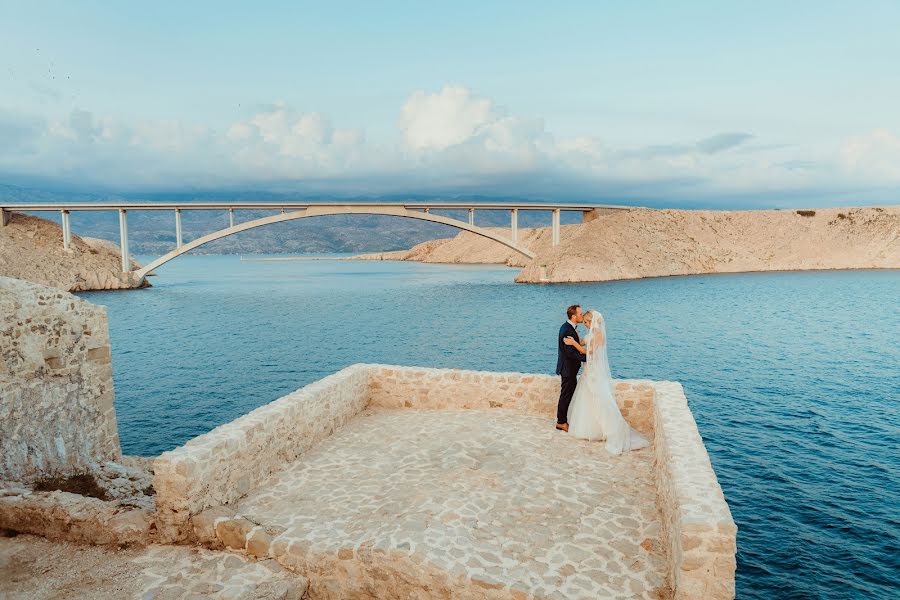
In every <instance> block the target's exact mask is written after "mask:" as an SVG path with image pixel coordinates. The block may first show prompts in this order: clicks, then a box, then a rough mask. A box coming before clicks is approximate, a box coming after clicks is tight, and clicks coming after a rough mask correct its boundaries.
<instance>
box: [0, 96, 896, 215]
mask: <svg viewBox="0 0 900 600" xmlns="http://www.w3.org/2000/svg"><path fill="white" fill-rule="evenodd" d="M596 133H602V132H596ZM0 136H3V137H4V140H3V142H4V143H3V144H0V173H5V174H13V175H24V176H28V175H32V176H41V177H52V178H57V179H59V180H61V181H66V182H72V183H77V184H83V185H85V184H86V185H90V184H106V185H112V186H125V187H129V188H132V187H140V186H156V187H165V188H169V189H177V188H178V187H180V186H185V185H189V186H203V187H211V188H215V187H228V186H231V185H244V186H246V185H252V186H254V187H256V188H257V189H265V186H266V185H267V184H271V185H273V186H276V185H277V186H281V189H283V184H284V183H285V182H293V183H294V184H295V187H296V188H297V189H306V188H303V186H307V188H309V189H311V191H317V190H315V189H312V188H313V187H314V186H319V189H327V190H328V191H331V192H347V193H402V192H432V191H440V192H443V193H447V192H449V193H453V192H456V193H473V192H474V193H501V194H518V195H542V196H547V197H552V196H557V197H568V196H569V195H571V193H574V192H577V193H578V194H579V195H580V196H581V197H585V196H595V197H608V196H610V195H619V196H620V197H621V196H622V195H623V194H625V195H628V194H632V196H633V197H641V198H646V197H647V196H648V195H650V196H652V197H658V198H660V199H670V198H676V197H682V198H683V197H715V196H717V195H723V194H725V195H728V194H732V195H734V194H744V195H746V194H753V193H770V192H778V191H779V190H782V191H799V190H815V189H822V188H823V186H825V187H834V188H841V187H842V188H845V189H872V188H874V187H877V185H880V184H882V183H884V182H897V181H900V138H898V136H897V135H896V134H894V133H891V132H888V131H875V132H872V133H870V134H867V135H863V136H860V137H858V138H854V139H851V140H847V141H846V142H841V141H838V142H837V143H835V144H834V145H833V146H832V148H831V149H829V148H824V147H816V148H811V147H804V146H803V145H802V144H796V143H793V144H790V143H785V142H789V141H790V140H780V139H777V140H771V139H766V140H758V139H757V138H755V137H754V136H753V135H751V134H750V133H745V132H741V131H739V130H737V131H731V132H728V131H726V132H719V133H715V132H710V135H707V136H698V138H699V139H697V140H693V141H691V140H688V141H681V140H676V141H669V142H668V143H660V144H657V145H653V146H634V147H626V146H613V145H610V144H609V143H608V142H605V141H604V140H603V139H602V137H599V136H598V135H591V134H588V133H587V132H586V133H585V134H584V135H579V136H574V137H559V136H554V135H553V134H551V132H549V131H547V129H546V126H545V123H544V121H543V120H542V119H539V118H528V117H523V116H518V115H514V114H510V113H509V111H507V110H506V109H504V108H502V107H499V106H497V105H496V104H495V103H494V102H493V100H491V99H490V98H485V97H482V96H478V95H476V94H474V93H472V92H471V91H470V90H468V89H466V88H464V87H460V86H447V87H444V88H443V89H441V90H438V91H434V92H426V91H417V92H414V93H413V94H411V95H410V96H409V98H408V99H407V100H406V102H405V103H404V104H403V105H402V106H401V107H400V110H399V119H398V129H397V138H396V141H393V142H392V141H391V140H380V141H379V142H372V141H370V140H368V139H367V138H366V135H365V132H364V131H363V130H359V129H352V128H344V127H340V126H338V125H336V124H334V123H333V122H332V121H331V119H330V118H329V117H328V116H326V115H325V114H323V113H320V112H302V111H299V110H296V109H294V108H292V107H290V106H288V105H286V104H284V103H279V104H274V105H271V106H268V107H266V108H263V109H260V110H259V111H257V112H256V113H255V114H253V115H250V116H248V117H247V118H244V119H241V120H238V121H235V122H234V123H231V124H230V125H228V126H226V127H223V128H220V129H216V128H210V127H208V126H205V125H203V124H192V123H182V122H179V121H145V122H135V123H129V122H124V121H121V120H115V119H109V118H105V117H101V116H97V115H94V114H92V113H91V112H88V111H85V110H75V111H72V112H71V113H70V114H69V115H66V116H65V117H64V118H60V119H55V120H53V119H50V120H47V119H40V118H36V117H27V116H23V115H21V114H14V113H10V112H2V111H0ZM663 141H664V140H663Z"/></svg>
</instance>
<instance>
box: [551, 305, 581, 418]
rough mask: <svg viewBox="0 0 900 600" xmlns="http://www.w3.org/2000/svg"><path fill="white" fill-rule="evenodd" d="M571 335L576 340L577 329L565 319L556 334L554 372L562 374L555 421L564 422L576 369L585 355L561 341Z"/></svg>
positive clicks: (575, 383)
mask: <svg viewBox="0 0 900 600" xmlns="http://www.w3.org/2000/svg"><path fill="white" fill-rule="evenodd" d="M570 336H571V337H572V338H574V339H575V341H576V342H577V341H578V331H577V330H576V329H575V328H574V327H572V324H571V323H569V322H568V321H566V322H565V323H563V324H562V327H560V328H559V336H557V340H556V342H557V354H556V374H557V375H560V376H562V384H561V386H560V388H559V404H557V405H556V422H557V423H560V424H562V423H565V422H566V419H567V418H568V414H569V403H570V402H572V395H573V394H574V393H575V386H576V385H578V369H580V368H581V363H583V362H584V361H585V360H586V359H587V357H585V355H584V354H582V353H581V352H579V351H578V349H577V348H575V346H568V345H566V344H565V343H563V340H564V339H565V338H567V337H570Z"/></svg>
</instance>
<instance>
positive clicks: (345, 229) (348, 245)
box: [0, 184, 580, 255]
mask: <svg viewBox="0 0 900 600" xmlns="http://www.w3.org/2000/svg"><path fill="white" fill-rule="evenodd" d="M463 199H465V200H466V201H472V202H475V203H480V202H499V201H522V198H498V197H490V198H488V197H472V196H466V197H464V198H461V197H446V196H444V197H441V198H435V197H433V196H411V195H406V196H378V197H355V198H345V197H341V198H338V197H330V198H323V197H322V196H315V197H308V196H302V195H297V194H275V193H257V192H230V193H228V194H227V195H225V194H221V193H212V192H197V193H193V192H185V193H167V194H141V195H140V196H130V195H119V194H98V193H80V192H67V191H48V190H40V189H31V188H22V187H17V186H11V185H3V184H0V205H2V204H3V203H9V204H13V203H25V202H28V203H42V202H47V203H53V202H101V201H107V202H108V201H128V202H134V201H144V202H151V201H158V202H210V201H217V200H238V201H248V202H249V201H269V202H271V201H278V200H296V201H304V200H316V201H341V202H352V201H359V202H372V201H385V202H389V201H403V200H407V201H423V200H445V201H458V200H463ZM436 212H437V211H436ZM33 214H35V215H37V216H40V217H44V218H46V219H50V220H54V221H57V222H58V221H59V215H58V214H56V213H37V212H36V213H33ZM269 214H273V211H254V210H247V211H239V212H237V213H235V220H236V221H237V222H242V221H250V220H252V219H256V218H259V217H263V216H266V215H269ZM440 214H445V215H447V216H453V217H456V218H459V219H461V220H465V219H466V218H467V216H466V214H465V213H464V212H462V211H455V212H454V211H442V212H440ZM475 216H476V223H477V224H478V225H483V226H491V227H503V226H509V222H510V217H509V213H508V212H506V211H481V212H476V214H475ZM71 222H72V231H73V233H75V234H76V235H80V236H89V237H97V238H103V239H108V240H112V241H116V242H117V241H118V239H119V221H118V216H117V215H116V214H115V213H114V212H108V213H107V212H75V213H72V216H71ZM563 222H564V223H575V222H580V217H579V215H577V214H574V213H573V214H565V213H564V215H563ZM549 224H550V215H549V213H544V212H522V213H519V226H520V227H546V226H549ZM227 226H228V215H227V213H225V212H224V211H223V212H217V211H206V210H204V211H187V212H184V213H182V229H183V239H184V241H185V242H187V241H190V240H192V239H196V238H198V237H200V236H202V235H206V234H207V233H211V232H213V231H216V230H219V229H222V228H223V227H227ZM458 232H459V230H457V229H455V228H453V227H448V226H444V225H439V224H436V223H427V222H425V221H418V220H414V219H402V218H397V217H382V216H369V215H340V216H329V217H316V218H311V219H299V220H296V221H289V222H286V223H276V224H274V225H268V226H265V227H260V228H257V229H252V230H250V231H246V232H243V233H240V234H236V235H233V236H230V237H227V238H224V239H221V240H216V241H215V242H210V243H209V244H206V245H204V246H202V247H200V248H198V249H197V250H196V252H197V253H198V254H278V253H288V254H312V253H331V252H350V253H361V252H384V251H390V250H403V249H407V248H411V247H412V246H414V245H416V244H419V243H421V242H424V241H427V240H432V239H440V238H448V237H453V236H455V235H456V234H457V233H458ZM128 233H129V248H130V250H131V252H132V253H133V254H145V255H160V254H164V253H166V252H168V251H170V250H171V249H172V248H173V247H174V245H175V215H174V214H173V213H169V212H162V211H144V212H132V213H130V214H129V215H128Z"/></svg>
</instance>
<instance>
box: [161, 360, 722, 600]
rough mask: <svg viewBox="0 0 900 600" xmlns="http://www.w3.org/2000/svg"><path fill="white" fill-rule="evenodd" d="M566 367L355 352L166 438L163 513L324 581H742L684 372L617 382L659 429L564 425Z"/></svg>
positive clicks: (379, 584) (638, 417) (178, 531)
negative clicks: (600, 430) (220, 419)
mask: <svg viewBox="0 0 900 600" xmlns="http://www.w3.org/2000/svg"><path fill="white" fill-rule="evenodd" d="M558 390H559V380H558V378H556V377H550V376H544V375H531V374H521V373H487V372H473V371H459V370H443V369H426V368H411V367H396V366H384V365H354V366H353V367H349V368H347V369H344V370H342V371H340V372H338V373H336V374H334V375H332V376H330V377H327V378H325V379H323V380H321V381H318V382H316V383H314V384H311V385H310V386H307V387H305V388H301V389H300V390H297V391H296V392H294V393H293V394H289V395H288V396H285V397H283V398H281V399H279V400H277V401H275V402H273V403H271V404H269V405H266V406H263V407H261V408H259V409H257V410H255V411H253V412H251V413H249V414H248V415H246V416H244V417H242V418H240V419H237V420H236V421H233V422H232V423H229V424H227V425H223V426H222V427H219V428H217V429H215V430H213V431H211V432H210V433H208V434H205V435H202V436H199V437H198V438H195V439H194V440H191V441H190V442H188V443H187V444H185V445H184V446H182V447H181V448H178V449H175V450H173V451H171V452H167V453H164V454H163V455H161V456H160V457H159V458H158V459H157V460H156V461H155V464H154V470H155V473H156V478H155V482H154V484H155V487H156V489H157V508H158V511H159V512H158V515H157V524H158V526H159V528H160V533H161V535H162V536H163V538H164V539H165V540H167V541H169V542H184V541H191V542H195V543H201V544H203V545H206V546H208V547H210V548H227V549H233V550H237V551H241V552H245V553H247V554H249V555H251V556H256V557H259V558H261V559H274V560H276V561H278V562H279V563H280V564H282V565H283V566H284V567H286V568H288V569H290V570H292V571H295V572H297V573H299V574H301V575H303V576H304V577H307V578H308V579H309V582H310V595H311V597H314V598H335V599H336V598H346V597H366V598H399V597H416V594H420V595H421V593H422V590H428V593H429V594H430V596H429V597H448V598H449V597H467V598H475V599H478V598H483V599H488V598H597V597H628V598H668V597H674V598H697V599H699V598H704V599H707V598H709V599H719V598H731V597H733V596H734V565H735V535H736V527H735V525H734V522H733V520H732V519H731V515H730V512H729V510H728V506H727V504H726V503H725V501H724V498H723V495H722V491H721V489H720V487H719V485H718V482H717V481H716V479H715V474H714V473H713V471H712V467H711V465H710V463H709V459H708V457H707V455H706V450H705V448H704V447H703V444H702V441H701V439H700V437H699V434H698V433H697V429H696V424H695V423H694V421H693V418H692V417H691V414H690V411H689V410H688V408H687V403H686V402H685V399H684V393H683V390H682V389H681V386H680V385H678V384H677V383H673V382H654V381H619V382H617V384H616V395H617V401H618V403H619V406H620V408H621V410H622V413H623V415H624V416H625V418H626V419H627V420H628V421H629V422H630V423H631V424H632V426H633V427H635V428H636V429H638V430H639V431H641V432H643V433H644V434H645V435H647V436H648V437H649V438H650V439H652V440H653V444H652V446H651V447H650V448H646V449H643V450H639V451H635V452H630V453H627V454H624V455H621V456H613V455H610V454H609V453H607V452H606V450H605V449H604V447H603V444H601V443H591V442H586V441H581V440H576V439H574V438H571V437H569V436H568V435H567V434H564V433H561V432H558V431H556V430H555V429H554V428H553V426H552V425H553V419H552V416H553V414H554V411H555V402H556V397H557V395H558Z"/></svg>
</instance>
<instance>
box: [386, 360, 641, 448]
mask: <svg viewBox="0 0 900 600" xmlns="http://www.w3.org/2000/svg"><path fill="white" fill-rule="evenodd" d="M370 369H371V376H370V383H369V388H370V392H369V394H370V397H369V404H370V405H371V406H378V407H383V408H417V409H473V408H474V409H486V408H507V409H512V410H516V411H519V412H524V413H530V414H539V415H547V416H555V415H556V403H557V401H558V399H559V377H558V376H552V375H535V374H531V373H493V372H488V371H461V370H458V369H428V368H424V367H397V366H391V365H370ZM653 393H654V392H653V382H651V381H644V380H637V379H635V380H631V379H622V380H618V381H616V401H617V403H618V405H619V409H620V410H621V411H622V416H624V417H625V420H626V421H628V422H629V423H630V424H631V426H632V427H634V428H635V429H637V430H638V431H640V432H641V433H644V434H646V435H649V436H650V437H651V438H652V437H653Z"/></svg>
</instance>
